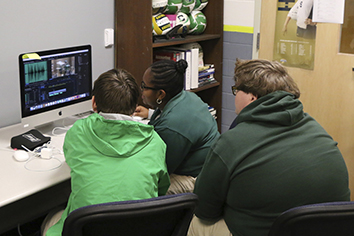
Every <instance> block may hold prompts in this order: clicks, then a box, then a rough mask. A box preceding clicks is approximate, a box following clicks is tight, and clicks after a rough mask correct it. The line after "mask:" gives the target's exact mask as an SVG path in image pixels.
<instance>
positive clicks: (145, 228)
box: [62, 193, 198, 236]
mask: <svg viewBox="0 0 354 236" xmlns="http://www.w3.org/2000/svg"><path fill="white" fill-rule="evenodd" d="M197 201H198V197H197V195H196V194H193V193H182V194H175V195H167V196H160V197H156V198H151V199H144V200H133V201H121V202H110V203H103V204H97V205H90V206H86V207H82V208H79V209H76V210H74V211H72V212H71V213H70V214H69V215H68V217H67V218H66V220H65V222H64V227H63V232H62V235H63V236H73V235H75V236H88V235H92V236H100V235H105V236H108V235H109V236H113V235H120V236H125V235H131V236H141V235H147V236H150V235H151V236H165V235H166V236H167V235H168V236H171V235H173V236H182V235H183V236H185V235H187V231H188V228H189V224H190V222H191V219H192V217H193V213H194V209H195V207H196V205H197Z"/></svg>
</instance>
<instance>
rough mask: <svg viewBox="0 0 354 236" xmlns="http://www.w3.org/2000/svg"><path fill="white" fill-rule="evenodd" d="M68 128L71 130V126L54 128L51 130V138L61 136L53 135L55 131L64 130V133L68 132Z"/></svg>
mask: <svg viewBox="0 0 354 236" xmlns="http://www.w3.org/2000/svg"><path fill="white" fill-rule="evenodd" d="M70 128H71V126H70V127H68V126H67V127H54V128H53V130H52V135H53V136H58V135H61V134H56V133H55V131H56V130H58V129H59V130H64V131H68V130H69V129H70Z"/></svg>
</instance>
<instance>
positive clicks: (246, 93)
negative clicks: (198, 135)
mask: <svg viewBox="0 0 354 236" xmlns="http://www.w3.org/2000/svg"><path fill="white" fill-rule="evenodd" d="M234 80H235V85H234V86H232V92H233V94H234V95H235V110H236V114H237V115H238V116H237V118H236V126H235V127H234V128H232V129H230V130H228V131H226V132H225V133H223V134H222V135H221V136H220V138H219V139H218V140H217V142H216V143H215V144H214V145H213V146H212V148H211V150H210V152H209V153H208V156H207V160H206V162H205V164H204V167H203V169H202V171H201V173H200V175H199V176H198V178H197V181H196V184H195V190H194V192H195V193H196V194H197V195H198V197H199V203H198V206H197V208H196V212H195V215H196V217H194V218H193V220H192V223H191V227H190V230H189V233H188V235H189V236H194V235H206V236H207V235H218V236H223V235H231V234H232V235H234V236H241V235H242V236H267V235H268V232H269V229H270V227H271V225H272V224H273V222H274V220H275V218H276V217H277V216H279V215H280V214H281V213H282V212H284V211H286V210H288V209H290V208H293V207H297V206H301V205H307V204H313V203H323V202H332V201H349V200H350V191H349V187H348V171H347V167H346V164H345V162H344V159H343V157H342V155H341V153H340V151H339V149H338V147H337V142H335V141H334V140H333V139H332V138H331V136H330V135H329V134H328V133H327V132H326V131H325V130H324V129H323V128H322V127H321V125H320V124H319V123H318V122H316V120H315V119H314V118H312V117H311V116H310V115H309V114H307V113H304V111H303V105H302V103H301V102H300V101H299V100H298V98H299V96H300V91H299V89H298V87H297V85H296V83H295V82H294V80H293V79H292V78H291V77H290V75H289V74H288V73H287V71H286V70H285V68H284V67H283V66H282V65H281V64H280V63H278V62H270V61H267V60H249V61H240V60H237V62H236V68H235V75H234ZM215 228H219V230H218V231H219V232H218V233H217V234H213V233H212V232H213V230H214V231H215ZM220 228H221V229H223V230H224V233H221V231H222V230H220Z"/></svg>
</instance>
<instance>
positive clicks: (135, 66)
mask: <svg viewBox="0 0 354 236" xmlns="http://www.w3.org/2000/svg"><path fill="white" fill-rule="evenodd" d="M151 6H152V2H151V0H150V1H149V0H146V1H145V0H144V1H142V0H115V7H114V11H115V66H116V67H117V68H124V69H126V70H128V71H129V72H130V73H132V74H133V75H134V77H135V79H136V80H137V81H138V83H139V84H140V83H141V80H142V76H143V74H144V72H145V70H146V68H148V67H149V66H150V65H151V64H152V55H153V51H154V50H157V49H159V48H162V47H167V46H178V45H181V44H186V43H193V42H198V43H199V44H200V45H201V46H202V48H203V53H204V62H205V63H207V64H214V67H215V78H216V80H217V81H218V82H217V83H214V84H210V85H206V86H204V87H202V88H198V89H193V90H191V91H192V92H195V93H196V94H197V95H198V96H200V97H201V98H202V99H203V101H204V102H206V103H208V104H209V105H210V106H212V107H214V108H215V109H216V110H217V117H218V120H217V122H218V126H219V130H220V129H221V94H222V53H223V18H224V16H223V13H224V0H209V2H208V5H207V6H206V7H205V8H204V9H203V10H202V11H203V13H204V14H205V16H206V18H207V27H206V30H205V32H204V33H203V34H201V35H187V36H186V37H185V38H183V39H178V40H170V41H164V42H156V43H154V42H153V37H152V25H151V21H152V8H151ZM140 102H141V101H140Z"/></svg>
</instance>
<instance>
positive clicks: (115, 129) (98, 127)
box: [42, 69, 170, 236]
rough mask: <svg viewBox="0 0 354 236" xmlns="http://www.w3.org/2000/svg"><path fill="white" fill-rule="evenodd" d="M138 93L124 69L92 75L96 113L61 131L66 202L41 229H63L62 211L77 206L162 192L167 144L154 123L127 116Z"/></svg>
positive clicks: (46, 232) (166, 181) (58, 232)
mask: <svg viewBox="0 0 354 236" xmlns="http://www.w3.org/2000/svg"><path fill="white" fill-rule="evenodd" d="M139 94H140V88H139V86H138V85H137V83H136V81H135V79H134V78H133V76H132V75H131V74H130V73H128V72H127V71H125V70H123V69H112V70H109V71H107V72H105V73H103V74H101V75H100V76H99V78H98V79H97V80H96V81H95V83H94V89H93V96H92V108H93V110H94V111H95V113H93V114H92V115H90V116H89V117H87V118H85V119H81V120H78V121H76V122H75V123H74V125H73V126H72V128H70V130H69V131H68V132H67V133H66V136H65V141H64V146H63V150H64V155H65V159H66V163H67V164H68V165H69V167H70V168H71V194H70V197H69V201H68V204H67V207H66V208H65V210H64V211H60V212H58V213H56V214H55V216H54V217H52V216H51V217H48V219H47V220H45V222H46V223H44V225H43V229H42V234H43V235H47V236H52V235H56V236H59V235H61V232H62V228H63V224H64V221H65V219H66V217H67V216H68V214H69V213H70V212H72V211H73V210H75V209H77V208H79V207H83V206H87V205H92V204H99V203H106V202H114V201H126V200H137V199H147V198H153V197H157V196H161V195H165V194H166V191H167V189H168V187H169V185H170V180H169V175H168V172H167V166H166V161H165V153H166V145H165V143H164V142H163V140H162V139H161V138H160V136H159V135H158V134H157V133H156V132H155V130H154V127H153V126H151V125H146V124H143V123H139V122H137V121H135V120H134V119H133V118H132V116H131V115H132V114H133V112H134V110H135V108H136V105H137V102H138V98H139ZM57 220H59V221H58V222H57V223H56V224H55V225H54V226H52V227H50V226H51V225H53V224H54V223H55V221H57ZM48 222H50V223H48ZM49 227H50V228H49ZM47 228H49V229H48V230H47Z"/></svg>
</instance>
